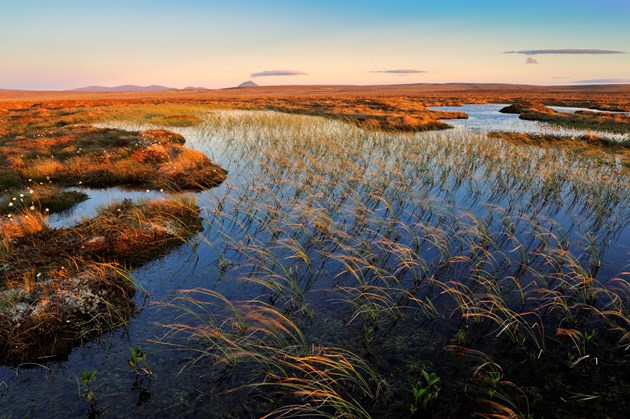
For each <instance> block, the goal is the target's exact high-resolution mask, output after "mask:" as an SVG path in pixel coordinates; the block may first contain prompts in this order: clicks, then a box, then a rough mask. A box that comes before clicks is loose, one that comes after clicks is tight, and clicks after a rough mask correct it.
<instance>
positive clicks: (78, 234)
mask: <svg viewBox="0 0 630 419" xmlns="http://www.w3.org/2000/svg"><path fill="white" fill-rule="evenodd" d="M201 229H202V226H201V219H200V217H199V208H198V207H197V206H196V204H195V202H194V200H193V199H190V198H188V197H181V198H174V199H170V200H162V201H153V202H147V203H145V204H140V205H136V204H133V203H131V201H123V202H120V203H114V204H112V205H111V206H110V207H108V208H106V209H104V210H102V211H101V213H100V214H99V215H98V216H97V217H96V218H93V219H91V220H87V221H85V222H83V223H81V224H79V225H77V226H75V227H72V228H61V229H51V228H50V227H48V226H47V225H46V224H45V217H44V216H43V215H42V214H41V213H39V212H37V211H30V210H27V211H24V212H23V213H21V214H18V215H16V216H15V217H13V218H12V219H11V220H6V219H5V220H2V221H0V231H1V232H2V241H1V244H2V247H1V250H0V360H2V361H10V362H23V361H25V360H37V359H40V358H42V357H50V356H54V355H57V354H60V353H63V352H64V351H66V350H67V349H69V348H71V347H73V346H75V345H76V344H78V343H80V342H81V341H83V340H85V339H87V338H90V337H92V336H95V335H97V334H100V333H102V332H103V331H105V330H108V329H111V328H112V327H115V326H119V325H122V324H126V322H127V320H128V319H129V317H130V316H131V315H132V313H133V312H134V303H133V300H132V297H133V295H134V293H135V284H134V283H133V280H132V279H131V278H130V277H129V276H128V274H127V273H126V271H125V270H124V269H125V268H130V267H134V266H138V265H140V264H142V263H143V262H145V261H148V260H150V259H153V258H155V257H156V256H158V255H160V254H163V253H164V252H166V251H167V250H169V249H172V248H173V247H175V246H178V245H180V244H182V243H183V242H185V241H186V240H187V239H188V238H190V237H192V236H193V235H194V234H196V233H197V232H199V231H200V230H201Z"/></svg>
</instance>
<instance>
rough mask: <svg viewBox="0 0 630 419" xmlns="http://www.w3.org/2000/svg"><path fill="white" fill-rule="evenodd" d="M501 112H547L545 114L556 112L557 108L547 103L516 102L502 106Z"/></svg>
mask: <svg viewBox="0 0 630 419" xmlns="http://www.w3.org/2000/svg"><path fill="white" fill-rule="evenodd" d="M499 112H501V113H516V114H524V113H530V112H537V113H545V114H554V113H556V111H555V110H553V109H551V108H548V107H546V106H545V105H542V104H540V103H533V102H523V103H515V104H513V105H510V106H506V107H505V108H502V109H501V110H500V111H499Z"/></svg>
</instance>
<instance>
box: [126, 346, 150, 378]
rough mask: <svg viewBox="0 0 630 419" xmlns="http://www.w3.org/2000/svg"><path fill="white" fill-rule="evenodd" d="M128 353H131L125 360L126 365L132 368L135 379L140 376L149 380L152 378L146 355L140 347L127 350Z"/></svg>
mask: <svg viewBox="0 0 630 419" xmlns="http://www.w3.org/2000/svg"><path fill="white" fill-rule="evenodd" d="M129 352H131V358H129V359H128V360H127V364H129V366H130V367H131V368H133V370H134V372H135V373H136V377H137V376H139V375H142V376H144V377H148V378H149V379H150V378H152V377H153V371H151V368H150V367H149V364H148V362H147V353H146V352H144V351H143V350H142V349H141V348H140V347H137V348H129Z"/></svg>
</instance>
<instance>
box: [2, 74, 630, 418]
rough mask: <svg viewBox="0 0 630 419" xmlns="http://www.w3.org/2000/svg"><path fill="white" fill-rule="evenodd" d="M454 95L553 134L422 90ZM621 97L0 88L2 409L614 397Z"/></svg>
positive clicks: (311, 407) (622, 184) (596, 92)
mask: <svg viewBox="0 0 630 419" xmlns="http://www.w3.org/2000/svg"><path fill="white" fill-rule="evenodd" d="M464 104H478V105H484V104H502V106H501V108H503V105H504V106H505V107H507V106H508V105H512V106H510V107H509V108H508V109H504V110H503V112H508V114H505V117H506V118H513V120H512V119H510V121H525V122H536V123H541V124H544V126H545V127H548V128H549V129H551V130H552V131H551V133H550V131H544V132H543V131H540V132H537V131H528V132H517V131H506V130H501V129H493V127H492V126H491V125H490V126H488V127H487V129H486V130H485V131H473V130H468V129H452V128H451V126H450V124H449V122H453V121H456V120H466V119H467V118H468V117H469V115H468V114H467V113H466V112H464V111H463V110H460V111H454V112H453V111H444V110H436V109H435V108H434V107H440V106H459V105H464ZM558 106H560V107H577V108H585V109H589V110H577V111H576V112H568V111H565V110H562V109H561V110H554V109H553V108H551V107H558ZM628 112H630V86H628V85H617V86H582V87H568V86H562V87H537V86H519V85H473V84H447V85H399V86H285V87H252V88H239V89H224V90H173V91H166V92H150V93H147V92H133V93H126V92H115V93H94V92H26V91H8V90H0V217H1V220H0V231H1V235H0V240H1V241H0V361H1V362H2V365H3V366H2V367H0V404H2V406H11V408H10V410H9V411H8V412H9V413H8V416H9V417H13V416H29V415H32V414H34V412H41V411H43V409H46V411H47V412H48V413H49V414H50V416H62V415H74V416H80V415H86V414H87V415H90V416H98V415H104V416H124V415H130V416H156V415H158V414H159V415H166V416H169V415H171V416H172V415H178V416H182V415H183V416H190V417H192V416H216V417H294V416H302V417H352V418H368V417H423V418H428V417H468V416H471V415H472V416H475V417H492V418H539V417H546V418H553V417H559V418H562V417H584V418H586V417H623V416H624V414H625V412H627V411H629V410H630V404H629V403H630V402H629V401H628V398H627V397H626V396H627V394H628V393H629V392H630V382H629V381H628V377H629V376H630V367H629V364H628V363H629V361H630V358H629V356H630V355H629V353H630V312H629V304H630V282H629V281H630V187H629V185H630V141H627V140H624V138H626V137H624V136H627V135H628V134H630V116H628V115H629V114H628ZM496 114H497V115H498V114H499V112H496ZM498 117H500V115H498V116H497V118H498ZM538 126H539V125H535V127H538ZM540 126H543V125H540ZM556 127H558V131H557V132H556V131H553V130H554V129H556ZM567 128H568V129H575V131H562V129H567ZM567 132H569V133H567ZM607 134H611V135H613V136H615V135H617V136H620V137H618V138H621V139H617V137H607V136H606V135H607ZM99 197H100V198H99ZM138 197H139V198H138ZM101 198H102V199H101ZM97 201H98V203H97ZM25 394H27V395H28V399H29V402H27V403H24V402H23V400H24V396H25ZM62 401H63V403H62ZM2 414H4V412H3V413H2ZM2 414H0V416H2Z"/></svg>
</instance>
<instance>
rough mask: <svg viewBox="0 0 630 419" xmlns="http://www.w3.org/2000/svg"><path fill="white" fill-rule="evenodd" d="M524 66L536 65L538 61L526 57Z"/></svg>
mask: <svg viewBox="0 0 630 419" xmlns="http://www.w3.org/2000/svg"><path fill="white" fill-rule="evenodd" d="M525 64H538V61H537V60H536V59H535V58H534V57H527V59H526V60H525Z"/></svg>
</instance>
